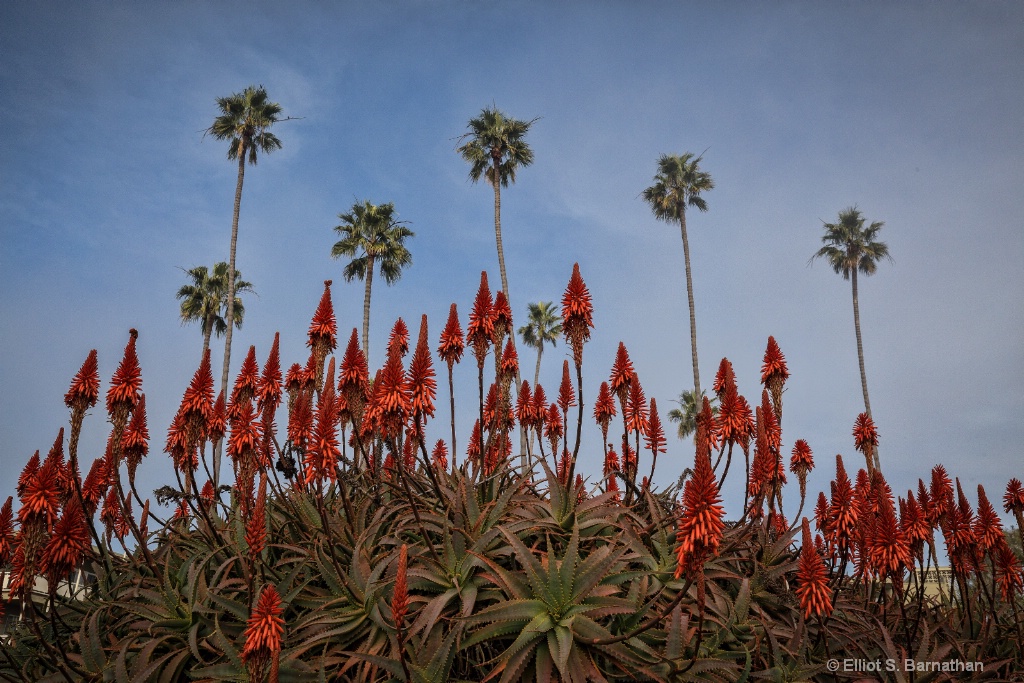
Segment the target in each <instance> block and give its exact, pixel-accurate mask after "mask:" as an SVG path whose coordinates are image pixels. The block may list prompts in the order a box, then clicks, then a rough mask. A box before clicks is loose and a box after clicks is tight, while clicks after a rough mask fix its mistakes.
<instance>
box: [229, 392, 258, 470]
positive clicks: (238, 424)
mask: <svg viewBox="0 0 1024 683" xmlns="http://www.w3.org/2000/svg"><path fill="white" fill-rule="evenodd" d="M259 450H260V432H259V429H258V423H257V421H256V413H255V410H254V409H253V405H252V402H251V401H245V402H244V403H243V404H242V406H241V410H239V411H238V412H237V413H236V414H235V417H233V418H231V437H230V438H229V439H228V455H229V456H231V459H232V460H234V461H235V463H236V464H237V465H241V464H243V463H246V464H248V463H250V462H251V461H252V458H253V456H254V455H255V454H256V453H257V452H258V451H259Z"/></svg>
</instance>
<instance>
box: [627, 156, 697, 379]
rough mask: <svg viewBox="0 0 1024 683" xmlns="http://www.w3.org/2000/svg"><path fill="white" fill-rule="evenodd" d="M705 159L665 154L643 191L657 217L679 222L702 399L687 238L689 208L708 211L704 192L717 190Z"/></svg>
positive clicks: (694, 364) (691, 328)
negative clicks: (702, 164)
mask: <svg viewBox="0 0 1024 683" xmlns="http://www.w3.org/2000/svg"><path fill="white" fill-rule="evenodd" d="M703 158H704V157H703V156H699V157H696V158H695V157H694V156H693V154H692V153H690V152H686V153H685V154H683V155H681V156H677V155H674V154H662V155H661V158H660V159H658V173H657V174H656V175H655V176H654V185H652V186H650V187H648V188H647V189H645V190H644V191H643V198H644V201H646V202H647V203H648V204H650V205H651V210H652V211H653V212H654V216H655V218H657V219H659V220H663V221H666V222H669V223H676V222H678V223H679V229H680V231H681V232H682V234H683V259H684V261H685V264H686V298H687V301H688V302H689V304H690V350H691V355H692V357H693V390H694V395H695V396H702V395H703V394H702V393H701V390H700V372H699V371H698V369H697V317H696V315H695V314H694V307H693V277H692V276H691V274H690V241H689V239H688V238H687V235H686V208H687V207H688V206H692V207H694V208H696V209H698V210H699V211H702V212H703V211H707V210H708V205H707V202H705V201H704V198H703V197H701V196H700V193H701V192H706V191H707V190H711V189H713V188H714V187H715V183H714V181H713V180H711V175H710V174H709V173H707V172H705V171H702V170H700V162H701V159H703Z"/></svg>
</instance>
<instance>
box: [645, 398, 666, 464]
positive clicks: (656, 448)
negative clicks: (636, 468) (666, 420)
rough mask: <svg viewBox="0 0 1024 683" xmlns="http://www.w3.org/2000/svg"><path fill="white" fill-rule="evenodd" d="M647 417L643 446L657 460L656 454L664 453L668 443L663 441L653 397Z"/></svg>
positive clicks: (656, 406) (663, 436)
mask: <svg viewBox="0 0 1024 683" xmlns="http://www.w3.org/2000/svg"><path fill="white" fill-rule="evenodd" d="M648 415H649V418H648V427H647V435H646V436H644V445H645V446H646V447H647V448H649V449H650V451H651V453H652V454H654V457H655V458H657V457H658V453H664V452H665V448H666V446H667V445H668V441H667V440H666V439H665V430H664V429H663V428H662V426H661V418H660V417H658V404H657V403H656V402H655V400H654V397H651V403H650V408H649V409H648ZM652 469H653V468H652Z"/></svg>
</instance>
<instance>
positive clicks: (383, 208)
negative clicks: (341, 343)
mask: <svg viewBox="0 0 1024 683" xmlns="http://www.w3.org/2000/svg"><path fill="white" fill-rule="evenodd" d="M338 218H339V219H341V225H337V226H335V228H334V230H335V231H336V232H337V233H338V234H339V235H341V239H340V240H339V241H337V242H335V244H334V246H333V247H332V248H331V256H332V257H333V258H340V257H342V256H347V257H351V258H352V260H351V261H349V262H348V264H347V265H346V266H345V268H344V270H342V275H344V277H345V280H346V281H348V282H351V281H352V280H353V279H356V278H358V279H359V280H363V281H365V282H366V294H365V297H364V300H363V352H364V353H366V354H367V358H369V334H370V292H371V287H372V283H373V272H374V269H375V268H376V269H379V270H380V274H381V276H382V277H383V278H384V281H385V282H386V283H387V284H389V285H391V284H394V283H395V282H397V281H398V279H399V278H401V277H402V269H403V268H405V267H406V266H409V265H411V264H412V254H411V253H410V252H409V250H408V249H407V248H406V247H405V240H406V239H407V238H409V237H413V236H415V234H416V233H414V232H413V231H412V230H410V229H409V228H407V227H405V224H404V222H401V221H397V220H395V205H394V204H393V203H391V202H388V203H387V204H372V203H371V202H370V201H369V200H366V201H363V202H356V203H355V204H353V205H352V210H351V211H349V212H348V213H340V214H338Z"/></svg>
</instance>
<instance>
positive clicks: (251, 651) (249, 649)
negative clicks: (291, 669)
mask: <svg viewBox="0 0 1024 683" xmlns="http://www.w3.org/2000/svg"><path fill="white" fill-rule="evenodd" d="M283 612H284V610H282V609H281V596H280V595H278V593H277V588H275V587H274V584H267V585H266V586H265V587H264V588H263V590H262V591H261V592H260V597H259V600H257V602H256V609H254V610H253V611H252V614H251V615H250V616H249V622H248V625H247V626H246V628H245V646H244V647H243V648H242V661H243V662H245V664H246V665H247V666H248V668H249V675H250V677H251V678H253V679H259V678H260V677H261V676H262V675H263V670H264V668H265V667H266V665H267V663H268V662H271V663H274V662H276V661H277V659H278V657H279V656H280V654H281V639H282V637H283V636H284V619H283V618H282V617H281V614H282V613H283Z"/></svg>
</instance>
